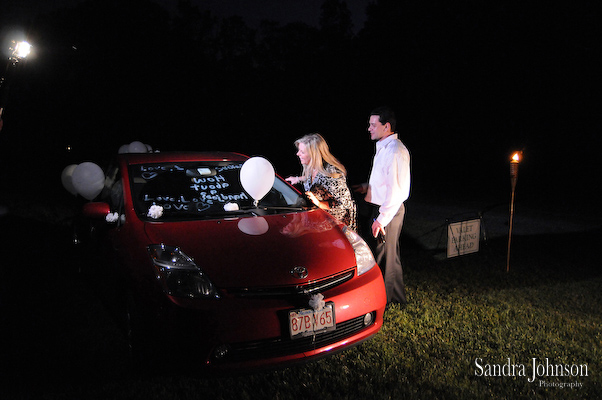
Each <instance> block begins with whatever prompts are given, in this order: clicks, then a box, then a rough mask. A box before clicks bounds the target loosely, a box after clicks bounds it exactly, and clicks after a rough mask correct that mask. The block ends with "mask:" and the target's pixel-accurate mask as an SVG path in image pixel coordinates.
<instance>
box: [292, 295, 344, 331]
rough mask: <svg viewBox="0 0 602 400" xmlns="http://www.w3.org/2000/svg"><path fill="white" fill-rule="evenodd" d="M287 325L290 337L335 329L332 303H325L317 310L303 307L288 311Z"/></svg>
mask: <svg viewBox="0 0 602 400" xmlns="http://www.w3.org/2000/svg"><path fill="white" fill-rule="evenodd" d="M288 325H289V330H290V333H291V339H297V338H300V337H305V336H311V335H314V334H317V333H323V332H328V331H332V330H334V329H336V320H335V316H334V303H332V302H331V303H326V305H325V306H324V308H323V309H321V310H319V311H316V310H313V309H305V308H302V309H299V310H292V311H289V313H288Z"/></svg>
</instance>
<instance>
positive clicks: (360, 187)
mask: <svg viewBox="0 0 602 400" xmlns="http://www.w3.org/2000/svg"><path fill="white" fill-rule="evenodd" d="M351 189H353V191H354V192H357V193H360V194H365V193H366V192H367V191H368V184H367V183H360V184H359V185H353V186H351Z"/></svg>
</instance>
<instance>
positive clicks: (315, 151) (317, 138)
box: [295, 133, 347, 180]
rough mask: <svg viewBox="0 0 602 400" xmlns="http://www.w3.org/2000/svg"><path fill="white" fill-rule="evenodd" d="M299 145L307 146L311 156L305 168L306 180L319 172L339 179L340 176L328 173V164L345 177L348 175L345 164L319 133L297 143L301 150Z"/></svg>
mask: <svg viewBox="0 0 602 400" xmlns="http://www.w3.org/2000/svg"><path fill="white" fill-rule="evenodd" d="M299 143H303V144H304V145H305V149H306V151H307V152H308V154H309V157H310V161H309V164H308V165H304V166H303V177H304V178H305V180H307V179H308V178H310V177H311V175H312V172H313V171H314V170H317V171H318V172H320V173H322V174H323V175H327V176H330V177H333V178H338V177H339V176H340V174H338V173H329V172H327V171H326V169H325V167H326V164H330V165H333V166H334V167H336V168H337V169H338V170H339V171H341V173H342V174H343V175H347V170H346V169H345V167H343V164H341V162H340V161H339V160H337V159H336V157H335V156H333V155H332V153H331V152H330V149H329V148H328V144H327V143H326V140H324V138H323V137H322V135H320V134H319V133H310V134H308V135H305V136H303V137H302V138H300V139H297V140H296V141H295V146H296V147H297V149H299Z"/></svg>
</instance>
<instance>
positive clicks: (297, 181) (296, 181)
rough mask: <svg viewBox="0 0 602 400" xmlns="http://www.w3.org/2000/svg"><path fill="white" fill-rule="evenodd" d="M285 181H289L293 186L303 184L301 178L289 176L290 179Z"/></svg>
mask: <svg viewBox="0 0 602 400" xmlns="http://www.w3.org/2000/svg"><path fill="white" fill-rule="evenodd" d="M285 181H287V182H288V183H290V184H291V185H296V184H297V183H301V182H302V181H301V177H300V176H289V177H288V178H286V179H285Z"/></svg>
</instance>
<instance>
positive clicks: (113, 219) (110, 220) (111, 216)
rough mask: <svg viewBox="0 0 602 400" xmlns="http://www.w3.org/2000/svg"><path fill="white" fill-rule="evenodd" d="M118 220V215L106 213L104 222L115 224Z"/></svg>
mask: <svg viewBox="0 0 602 400" xmlns="http://www.w3.org/2000/svg"><path fill="white" fill-rule="evenodd" d="M118 219H119V213H116V212H114V213H108V214H107V216H106V217H105V220H106V221H107V222H108V223H113V222H117V220H118Z"/></svg>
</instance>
